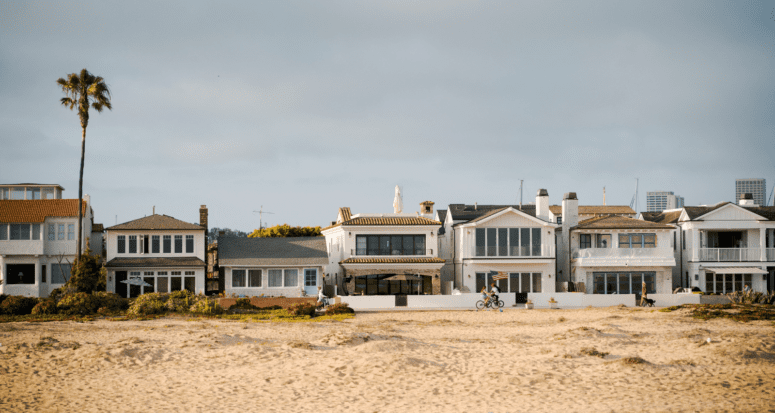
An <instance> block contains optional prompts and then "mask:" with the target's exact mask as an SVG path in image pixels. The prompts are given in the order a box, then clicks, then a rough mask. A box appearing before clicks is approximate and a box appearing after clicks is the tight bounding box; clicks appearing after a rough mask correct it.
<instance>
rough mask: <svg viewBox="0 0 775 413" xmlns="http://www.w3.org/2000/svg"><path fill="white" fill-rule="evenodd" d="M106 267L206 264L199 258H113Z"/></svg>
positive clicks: (194, 265)
mask: <svg viewBox="0 0 775 413" xmlns="http://www.w3.org/2000/svg"><path fill="white" fill-rule="evenodd" d="M105 266H106V267H113V268H118V267H120V268H131V267H144V268H151V267H204V266H205V262H204V261H202V260H200V259H199V258H197V257H155V258H146V257H140V258H113V259H112V260H110V261H108V263H107V264H105Z"/></svg>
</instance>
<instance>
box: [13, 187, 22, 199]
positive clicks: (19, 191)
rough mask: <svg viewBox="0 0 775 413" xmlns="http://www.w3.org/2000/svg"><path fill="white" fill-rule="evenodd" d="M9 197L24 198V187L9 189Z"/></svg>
mask: <svg viewBox="0 0 775 413" xmlns="http://www.w3.org/2000/svg"><path fill="white" fill-rule="evenodd" d="M11 199H24V188H13V189H11Z"/></svg>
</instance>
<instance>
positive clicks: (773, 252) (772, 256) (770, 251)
mask: <svg viewBox="0 0 775 413" xmlns="http://www.w3.org/2000/svg"><path fill="white" fill-rule="evenodd" d="M765 251H766V252H767V261H768V262H775V248H767V249H766V250H765Z"/></svg>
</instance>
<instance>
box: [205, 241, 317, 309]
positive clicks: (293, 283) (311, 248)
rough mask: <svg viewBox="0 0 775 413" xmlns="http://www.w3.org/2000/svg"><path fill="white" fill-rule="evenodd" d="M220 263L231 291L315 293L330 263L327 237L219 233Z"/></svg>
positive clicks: (275, 294) (244, 293)
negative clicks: (254, 236) (253, 236)
mask: <svg viewBox="0 0 775 413" xmlns="http://www.w3.org/2000/svg"><path fill="white" fill-rule="evenodd" d="M218 264H219V265H220V267H221V269H222V271H223V273H224V276H225V282H226V285H225V293H226V294H229V295H230V294H236V295H237V296H240V297H260V296H265V297H278V296H283V297H303V296H315V295H317V293H318V286H322V285H323V283H322V276H323V270H324V269H325V267H326V264H328V255H327V253H326V239H325V238H324V237H290V238H241V237H219V238H218Z"/></svg>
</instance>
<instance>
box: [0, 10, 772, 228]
mask: <svg viewBox="0 0 775 413" xmlns="http://www.w3.org/2000/svg"><path fill="white" fill-rule="evenodd" d="M82 68H87V69H88V70H89V71H91V72H92V73H94V74H96V75H99V76H102V77H104V78H105V80H106V82H107V84H108V85H109V87H110V89H111V92H112V96H113V98H112V103H113V111H105V112H103V113H101V114H97V113H96V112H93V113H92V115H91V120H90V123H89V127H88V129H87V132H86V166H85V172H84V192H85V193H88V194H90V195H91V196H92V202H93V207H94V211H95V214H96V221H97V222H103V223H104V224H106V226H109V225H114V224H115V223H116V222H119V223H121V222H126V221H129V220H133V219H136V218H140V217H143V216H145V215H150V214H151V213H152V208H153V206H156V212H157V213H163V214H167V215H171V216H174V217H176V218H179V219H183V220H185V221H189V222H197V221H198V208H199V206H200V205H202V204H206V205H207V206H208V208H209V211H210V226H211V227H213V226H218V227H229V228H234V229H239V230H243V231H249V230H252V229H253V228H257V227H258V214H257V213H254V212H253V211H255V210H258V209H259V208H260V207H261V206H262V205H263V207H264V210H266V211H270V212H274V214H272V215H264V221H267V222H268V224H269V225H274V224H282V223H288V224H290V225H321V226H325V225H327V224H330V221H332V220H334V219H336V213H337V208H338V207H341V206H349V207H351V209H352V211H353V213H359V212H392V202H393V191H394V187H395V185H401V186H402V187H403V191H404V205H405V211H408V212H414V211H417V210H419V205H418V204H419V203H420V202H422V201H425V200H431V201H434V202H436V208H437V209H438V208H446V205H448V204H450V203H474V202H478V203H479V204H511V203H515V202H518V200H519V185H520V179H523V180H524V190H523V194H524V195H523V199H524V202H529V201H534V200H535V194H536V192H537V190H538V189H539V188H546V189H547V190H548V191H549V197H550V201H551V202H552V203H553V204H559V203H560V202H561V200H562V194H563V193H565V192H569V191H575V192H576V193H577V194H578V197H579V202H580V204H582V205H590V204H602V201H603V199H602V198H603V196H602V194H603V187H606V192H607V201H608V204H609V205H613V204H618V205H628V204H629V203H630V201H631V199H632V197H633V195H634V194H635V179H636V178H639V179H640V191H639V194H640V202H639V205H640V210H643V209H645V204H646V202H645V198H646V191H653V190H670V191H674V192H675V193H677V194H679V195H682V196H684V197H685V198H686V203H687V205H699V204H711V203H716V202H719V201H729V200H734V180H735V178H766V179H767V184H768V186H769V187H770V188H771V187H772V185H773V184H775V137H774V136H773V133H774V132H773V131H775V76H773V75H775V3H773V2H769V1H768V2H748V1H732V2H708V1H704V0H703V1H697V2H693V1H680V2H676V1H665V2H660V1H653V0H649V1H643V2H636V1H627V2H621V1H612V2H600V1H583V2H553V1H531V2H515V1H503V2H493V1H451V0H445V1H439V2H415V1H387V2H379V1H352V2H350V1H325V2H320V1H287V0H284V1H271V2H270V1H264V2H255V1H246V2H234V1H233V2H212V3H210V2H195V1H190V0H186V1H181V2H172V1H163V2H159V1H153V2H138V1H132V2H124V1H116V2H105V1H99V2H86V1H79V2H67V3H57V2H53V1H45V2H40V3H38V2H32V3H29V2H16V1H10V2H9V1H6V0H0V141H1V143H2V145H1V146H0V182H1V183H19V182H38V183H58V184H60V185H62V186H63V187H65V189H66V191H65V197H69V198H76V197H77V196H78V167H79V162H80V138H81V129H80V124H79V121H78V118H77V115H76V113H75V112H71V111H70V110H68V109H66V108H64V107H62V106H60V104H59V99H60V97H62V92H61V90H60V89H59V88H58V87H57V85H56V83H55V81H56V79H57V78H59V77H64V76H66V75H67V74H68V73H73V72H78V71H80V70H81V69H82ZM768 191H769V189H768Z"/></svg>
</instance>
